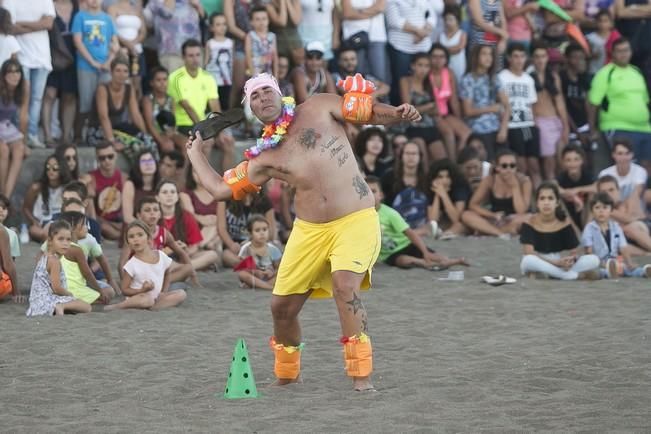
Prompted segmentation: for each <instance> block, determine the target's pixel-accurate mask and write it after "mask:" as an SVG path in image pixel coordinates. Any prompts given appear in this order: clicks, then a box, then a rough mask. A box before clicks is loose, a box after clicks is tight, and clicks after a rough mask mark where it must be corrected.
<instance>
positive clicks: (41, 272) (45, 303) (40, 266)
mask: <svg viewBox="0 0 651 434" xmlns="http://www.w3.org/2000/svg"><path fill="white" fill-rule="evenodd" d="M48 257H49V255H43V256H42V257H41V259H39V261H38V263H37V264H36V269H35V270H34V277H33V278H32V287H31V289H30V291H29V308H28V309H27V316H38V315H52V314H53V313H54V306H56V305H57V304H61V303H68V302H71V301H74V300H75V298H74V297H70V296H63V295H56V294H55V293H54V290H53V289H52V284H51V283H50V274H49V273H48V272H47V260H48ZM59 278H60V279H61V285H63V287H67V284H66V275H65V274H63V267H62V268H61V272H60V276H59Z"/></svg>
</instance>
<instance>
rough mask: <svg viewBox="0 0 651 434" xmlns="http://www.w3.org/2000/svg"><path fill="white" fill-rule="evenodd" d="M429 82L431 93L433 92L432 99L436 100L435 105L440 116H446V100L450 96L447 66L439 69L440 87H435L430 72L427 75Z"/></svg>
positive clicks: (450, 89)
mask: <svg viewBox="0 0 651 434" xmlns="http://www.w3.org/2000/svg"><path fill="white" fill-rule="evenodd" d="M429 80H430V83H431V84H432V93H433V94H434V100H435V101H436V107H437V108H438V110H439V115H440V116H447V115H448V113H449V111H450V110H449V109H448V101H449V100H450V97H451V96H452V84H451V83H450V70H449V69H448V68H443V69H442V70H441V87H440V88H437V87H436V86H435V85H434V75H433V74H431V73H430V75H429Z"/></svg>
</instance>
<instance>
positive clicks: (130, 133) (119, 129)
mask: <svg viewBox="0 0 651 434" xmlns="http://www.w3.org/2000/svg"><path fill="white" fill-rule="evenodd" d="M113 135H114V136H115V140H118V141H119V142H120V143H122V144H123V145H124V149H123V150H122V151H121V153H122V155H123V156H124V158H126V159H127V161H129V164H130V165H131V166H133V165H134V164H138V161H137V158H138V155H140V153H141V152H143V151H149V152H151V153H152V155H153V156H154V159H155V160H156V161H158V160H159V155H158V146H157V145H156V142H155V141H154V140H153V139H152V138H151V136H150V135H148V134H144V133H142V132H140V131H138V130H137V129H136V128H134V127H133V126H131V125H125V124H123V125H117V126H116V128H114V129H113Z"/></svg>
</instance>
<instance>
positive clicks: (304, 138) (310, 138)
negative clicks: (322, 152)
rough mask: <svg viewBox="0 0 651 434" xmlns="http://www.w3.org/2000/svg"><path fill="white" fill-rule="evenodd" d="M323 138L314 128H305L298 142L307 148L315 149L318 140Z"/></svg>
mask: <svg viewBox="0 0 651 434" xmlns="http://www.w3.org/2000/svg"><path fill="white" fill-rule="evenodd" d="M320 138H321V134H319V133H317V132H316V131H315V130H314V128H303V129H302V130H301V135H300V137H299V138H298V142H299V143H300V144H301V145H303V146H304V147H305V148H306V149H314V148H315V147H316V142H317V140H319V139H320Z"/></svg>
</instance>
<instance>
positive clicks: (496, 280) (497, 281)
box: [481, 274, 517, 286]
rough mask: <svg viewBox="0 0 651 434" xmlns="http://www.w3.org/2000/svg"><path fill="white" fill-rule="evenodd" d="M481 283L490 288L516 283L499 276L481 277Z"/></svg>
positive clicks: (510, 278)
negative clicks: (486, 284)
mask: <svg viewBox="0 0 651 434" xmlns="http://www.w3.org/2000/svg"><path fill="white" fill-rule="evenodd" d="M481 281H482V282H484V283H488V284H489V285H491V286H501V285H510V284H512V283H515V282H517V280H516V279H514V278H513V277H508V276H504V275H502V274H500V275H499V276H483V277H482V278H481Z"/></svg>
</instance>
